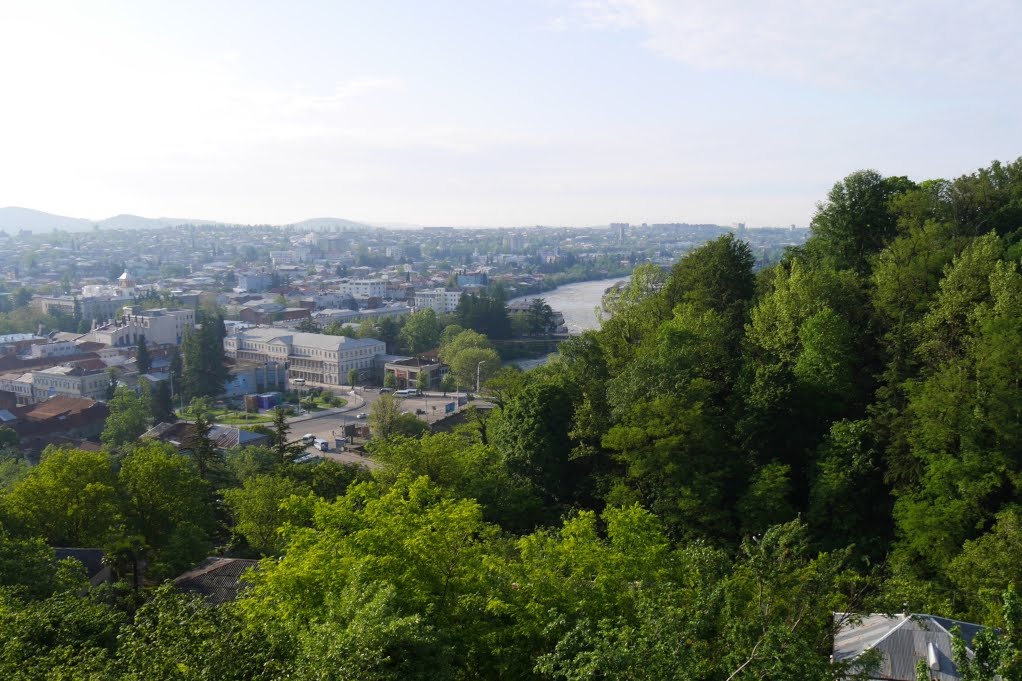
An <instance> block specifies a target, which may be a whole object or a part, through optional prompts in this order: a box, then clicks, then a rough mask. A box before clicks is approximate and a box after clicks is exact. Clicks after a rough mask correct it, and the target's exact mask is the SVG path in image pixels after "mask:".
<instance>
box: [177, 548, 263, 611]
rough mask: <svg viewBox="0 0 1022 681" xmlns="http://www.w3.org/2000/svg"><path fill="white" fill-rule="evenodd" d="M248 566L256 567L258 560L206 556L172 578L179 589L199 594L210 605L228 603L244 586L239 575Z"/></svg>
mask: <svg viewBox="0 0 1022 681" xmlns="http://www.w3.org/2000/svg"><path fill="white" fill-rule="evenodd" d="M249 568H253V569H258V568H259V561H258V560H244V559H241V558H207V559H206V560H204V561H202V562H201V563H199V565H197V566H196V567H195V568H194V569H192V570H189V571H188V572H186V573H184V574H183V575H181V576H180V577H178V578H177V579H175V580H174V586H175V587H176V588H178V589H179V590H181V591H186V592H189V593H195V594H199V595H200V596H202V597H203V598H205V599H206V601H207V602H208V603H210V604H212V605H219V604H221V603H228V602H230V601H233V600H235V599H236V598H237V597H238V593H239V592H240V591H241V590H242V589H244V588H245V585H244V584H243V583H242V582H241V576H242V575H243V574H244V573H245V571H246V570H248V569H249Z"/></svg>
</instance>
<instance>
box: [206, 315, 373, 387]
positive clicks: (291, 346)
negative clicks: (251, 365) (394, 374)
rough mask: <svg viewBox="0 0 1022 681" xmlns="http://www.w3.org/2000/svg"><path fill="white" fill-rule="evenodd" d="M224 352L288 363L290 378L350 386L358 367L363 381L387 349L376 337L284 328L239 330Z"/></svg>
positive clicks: (243, 358) (238, 358)
mask: <svg viewBox="0 0 1022 681" xmlns="http://www.w3.org/2000/svg"><path fill="white" fill-rule="evenodd" d="M224 351H225V353H226V354H227V356H228V357H231V358H233V359H236V360H248V361H255V362H268V361H276V362H279V363H283V362H287V367H288V379H289V380H294V379H296V378H301V379H304V380H306V381H309V382H310V383H319V384H323V385H347V383H348V372H350V371H351V370H352V369H355V370H357V371H358V372H359V376H360V380H361V379H363V378H366V377H368V376H369V374H370V372H371V371H372V369H373V358H374V357H375V356H376V355H377V354H383V353H385V352H386V351H387V346H386V344H385V343H384V342H383V341H378V340H376V339H374V338H347V337H345V336H327V335H325V334H321V333H302V332H298V331H293V332H286V331H282V330H281V329H272V328H271V329H267V328H257V329H245V330H238V331H236V332H235V333H234V334H232V335H230V336H227V337H226V338H225V339H224Z"/></svg>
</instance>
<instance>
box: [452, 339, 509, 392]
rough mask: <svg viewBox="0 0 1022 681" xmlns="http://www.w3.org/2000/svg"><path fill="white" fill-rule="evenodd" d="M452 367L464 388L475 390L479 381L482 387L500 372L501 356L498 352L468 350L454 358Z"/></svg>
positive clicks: (478, 349) (477, 349) (480, 349)
mask: <svg viewBox="0 0 1022 681" xmlns="http://www.w3.org/2000/svg"><path fill="white" fill-rule="evenodd" d="M450 367H451V371H453V372H454V373H455V375H456V376H457V378H458V380H459V381H460V382H461V384H462V385H463V386H466V387H469V388H472V389H474V388H475V385H476V381H477V380H478V382H479V385H480V386H482V384H483V383H485V382H486V381H488V380H489V379H490V377H491V376H493V375H494V374H495V373H497V371H499V370H500V355H498V354H497V351H496V350H484V349H482V348H466V349H465V350H462V351H461V352H459V353H458V354H457V355H455V356H454V357H453V359H452V360H451V362H450Z"/></svg>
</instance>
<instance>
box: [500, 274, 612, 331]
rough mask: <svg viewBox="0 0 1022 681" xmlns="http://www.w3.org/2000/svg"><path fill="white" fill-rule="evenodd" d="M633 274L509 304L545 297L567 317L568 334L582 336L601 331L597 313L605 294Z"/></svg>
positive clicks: (569, 285) (527, 296) (572, 285)
mask: <svg viewBox="0 0 1022 681" xmlns="http://www.w3.org/2000/svg"><path fill="white" fill-rule="evenodd" d="M630 274H631V273H630V272H629V273H626V274H625V275H623V276H616V277H609V278H604V279H596V280H591V281H583V282H576V283H572V284H565V285H563V286H558V287H557V288H555V289H552V290H550V291H546V292H542V293H532V294H529V295H525V296H519V297H518V298H514V299H512V300H511V301H509V302H510V303H514V302H520V301H525V302H527V301H529V300H532V299H534V298H542V299H543V300H545V301H546V302H547V304H548V305H549V306H550V307H551V308H553V309H554V310H557V311H558V312H560V313H561V314H563V315H564V325H565V326H566V327H567V328H568V333H571V334H579V333H582V332H584V331H589V330H590V329H598V328H600V317H599V315H598V313H597V310H598V309H599V308H600V305H601V303H602V302H603V294H604V292H605V291H606V290H607V289H608V288H610V287H611V286H613V285H614V284H616V283H618V282H620V281H624V280H626V279H627V278H628V277H629V276H630Z"/></svg>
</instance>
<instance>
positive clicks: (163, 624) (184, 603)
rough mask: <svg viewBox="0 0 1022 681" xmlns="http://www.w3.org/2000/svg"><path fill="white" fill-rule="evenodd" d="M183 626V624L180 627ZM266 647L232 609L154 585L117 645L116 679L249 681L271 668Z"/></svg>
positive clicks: (140, 680) (227, 605) (168, 587)
mask: <svg viewBox="0 0 1022 681" xmlns="http://www.w3.org/2000/svg"><path fill="white" fill-rule="evenodd" d="M182 623H187V626H182ZM269 652H270V651H269V649H268V647H267V646H266V645H264V644H263V643H261V642H259V641H257V640H255V639H254V638H253V637H252V634H251V633H250V632H248V631H246V629H245V626H244V621H243V620H242V619H241V618H240V617H238V615H237V613H236V611H235V609H234V608H233V607H231V605H229V604H226V605H220V606H211V605H208V604H207V603H205V602H204V601H203V600H202V598H201V597H199V596H196V595H194V594H182V593H178V592H175V591H174V589H173V588H172V587H171V585H169V584H166V585H163V586H160V587H158V588H157V589H155V590H154V591H153V593H152V598H151V599H149V600H148V601H147V602H146V603H145V604H144V605H143V606H142V607H141V608H139V609H138V612H136V613H135V616H134V620H133V622H132V623H131V625H130V626H127V627H124V628H123V629H122V631H121V634H120V637H119V641H118V646H117V666H118V667H119V669H120V670H121V673H122V675H121V676H120V677H119V678H123V679H127V680H130V681H143V680H144V679H189V678H195V679H224V680H225V681H234V680H236V681H242V680H243V679H252V678H256V677H258V676H259V675H260V674H261V673H263V671H264V669H265V668H266V667H267V666H272V664H273V663H272V661H271V660H270V659H269Z"/></svg>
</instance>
